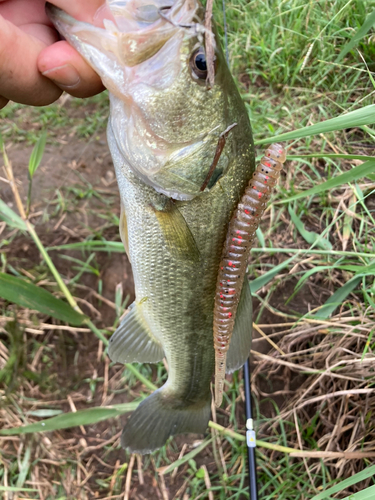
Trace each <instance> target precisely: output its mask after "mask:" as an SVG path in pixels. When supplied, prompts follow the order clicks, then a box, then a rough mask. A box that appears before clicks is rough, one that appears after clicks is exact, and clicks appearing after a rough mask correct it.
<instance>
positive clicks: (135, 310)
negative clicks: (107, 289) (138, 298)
mask: <svg viewBox="0 0 375 500" xmlns="http://www.w3.org/2000/svg"><path fill="white" fill-rule="evenodd" d="M130 308H131V311H130V312H129V313H128V314H127V315H126V316H125V318H124V320H123V322H122V323H121V325H120V326H119V327H118V328H117V330H116V331H115V333H114V334H113V335H112V337H111V338H110V340H109V348H108V355H109V357H110V358H111V360H112V361H114V362H117V363H134V362H138V363H157V362H158V361H161V360H162V359H163V357H164V351H163V348H162V346H161V344H160V342H159V341H158V340H157V338H156V337H155V336H154V335H153V334H152V332H151V330H150V328H149V326H148V324H147V323H146V320H145V319H144V317H143V314H142V311H141V308H140V306H139V305H137V304H134V303H133V304H132V306H130Z"/></svg>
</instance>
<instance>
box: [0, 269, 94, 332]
mask: <svg viewBox="0 0 375 500" xmlns="http://www.w3.org/2000/svg"><path fill="white" fill-rule="evenodd" d="M0 297H2V298H3V299H5V300H8V301H9V302H13V303H15V304H18V305H19V306H22V307H27V308H28V309H33V310H36V311H39V312H41V313H42V314H48V316H52V317H53V318H57V319H59V320H61V321H65V322H66V323H69V324H71V325H75V326H78V325H81V324H82V323H83V322H84V321H85V320H86V316H84V315H83V314H80V313H78V312H77V311H75V310H74V309H73V308H72V307H71V306H70V305H69V304H67V303H66V302H64V301H62V300H60V299H57V298H56V297H54V296H53V295H52V294H51V293H50V292H47V290H44V288H41V287H39V286H36V285H34V284H33V283H29V282H27V281H25V280H23V279H21V278H16V277H15V276H11V275H9V274H5V273H0Z"/></svg>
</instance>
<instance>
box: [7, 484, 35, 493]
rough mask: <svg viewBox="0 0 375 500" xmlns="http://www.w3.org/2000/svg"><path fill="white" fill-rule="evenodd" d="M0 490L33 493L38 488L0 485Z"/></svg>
mask: <svg viewBox="0 0 375 500" xmlns="http://www.w3.org/2000/svg"><path fill="white" fill-rule="evenodd" d="M0 491H14V492H17V491H23V492H29V493H32V492H34V491H38V490H33V489H32V488H17V486H0Z"/></svg>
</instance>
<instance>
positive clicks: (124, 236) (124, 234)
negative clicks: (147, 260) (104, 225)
mask: <svg viewBox="0 0 375 500" xmlns="http://www.w3.org/2000/svg"><path fill="white" fill-rule="evenodd" d="M119 230H120V238H121V241H122V243H123V245H124V247H125V252H126V255H127V256H128V259H129V260H130V256H129V238H128V223H127V220H126V214H125V210H124V207H123V206H122V203H121V212H120V226H119Z"/></svg>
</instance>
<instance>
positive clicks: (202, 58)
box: [190, 47, 207, 80]
mask: <svg viewBox="0 0 375 500" xmlns="http://www.w3.org/2000/svg"><path fill="white" fill-rule="evenodd" d="M190 67H191V69H192V70H193V77H196V78H199V79H200V80H205V79H206V78H207V62H206V54H205V53H204V50H203V48H202V47H199V48H198V49H196V50H194V52H193V53H192V55H191V57H190Z"/></svg>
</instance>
